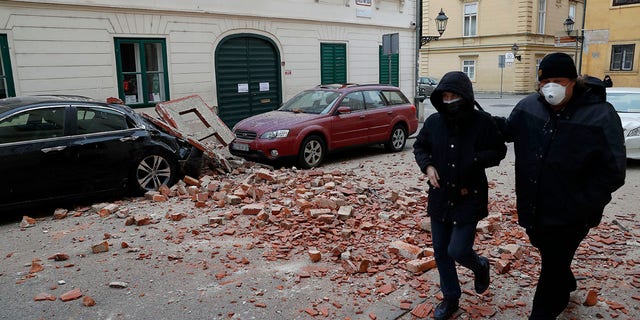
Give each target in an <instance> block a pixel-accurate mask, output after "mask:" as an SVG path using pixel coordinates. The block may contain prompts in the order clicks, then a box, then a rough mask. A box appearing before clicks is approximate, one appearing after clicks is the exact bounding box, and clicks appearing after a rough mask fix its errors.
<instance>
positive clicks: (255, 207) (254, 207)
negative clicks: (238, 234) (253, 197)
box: [240, 203, 264, 216]
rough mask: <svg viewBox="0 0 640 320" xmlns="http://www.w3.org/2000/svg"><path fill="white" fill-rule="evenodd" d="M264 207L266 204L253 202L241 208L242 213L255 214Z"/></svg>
mask: <svg viewBox="0 0 640 320" xmlns="http://www.w3.org/2000/svg"><path fill="white" fill-rule="evenodd" d="M263 209H264V205H262V204H258V203H252V204H248V205H245V206H243V207H242V208H241V209H240V210H241V211H242V214H245V215H253V216H255V215H257V214H258V213H259V212H260V211H262V210H263Z"/></svg>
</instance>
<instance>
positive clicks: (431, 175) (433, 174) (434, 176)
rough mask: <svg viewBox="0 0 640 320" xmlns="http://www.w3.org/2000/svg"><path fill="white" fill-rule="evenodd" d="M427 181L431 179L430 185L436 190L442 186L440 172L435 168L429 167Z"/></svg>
mask: <svg viewBox="0 0 640 320" xmlns="http://www.w3.org/2000/svg"><path fill="white" fill-rule="evenodd" d="M427 179H429V183H430V184H431V185H432V186H433V187H434V188H440V184H439V183H438V180H440V176H439V175H438V170H436V168H435V167H434V166H428V167H427Z"/></svg>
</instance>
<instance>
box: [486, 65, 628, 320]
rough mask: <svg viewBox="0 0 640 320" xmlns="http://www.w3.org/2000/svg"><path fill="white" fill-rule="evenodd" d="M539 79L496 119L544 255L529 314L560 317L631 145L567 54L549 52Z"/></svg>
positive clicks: (521, 207) (525, 218)
mask: <svg viewBox="0 0 640 320" xmlns="http://www.w3.org/2000/svg"><path fill="white" fill-rule="evenodd" d="M538 81H539V82H540V90H539V92H538V93H534V94H532V95H529V96H528V97H526V98H524V99H522V100H521V101H520V102H518V104H517V105H516V106H515V108H514V109H513V111H512V112H511V115H510V116H509V117H508V119H504V118H496V120H497V121H498V123H499V125H500V128H501V131H502V132H503V134H504V136H505V139H506V140H507V141H510V142H513V143H514V151H515V156H516V168H515V171H516V177H515V179H516V196H517V208H518V222H519V224H520V225H521V226H522V227H524V228H525V229H526V231H527V235H528V236H529V240H530V241H531V244H532V245H533V246H534V247H536V248H538V250H539V251H540V257H541V260H542V266H541V271H540V277H539V279H538V285H537V288H536V293H535V295H534V298H533V307H532V310H531V315H530V317H529V319H556V317H557V316H558V315H560V314H561V313H562V311H563V310H564V309H565V308H566V307H567V304H568V302H569V295H570V293H571V292H572V291H575V290H576V289H577V284H576V279H575V277H574V275H573V272H572V271H571V262H572V260H573V256H574V254H575V252H576V249H577V248H578V246H579V245H580V242H582V240H583V239H584V238H585V237H586V235H587V233H588V232H589V229H590V228H593V227H596V226H597V225H598V224H599V223H600V220H601V219H602V213H603V210H604V207H605V206H606V205H607V204H608V203H609V201H610V200H611V193H612V192H614V191H615V190H617V189H618V188H619V187H620V186H622V185H623V184H624V179H625V170H626V152H625V147H624V137H623V130H622V126H621V124H620V118H619V117H618V114H617V113H616V111H615V109H614V108H613V107H612V106H611V104H609V103H608V102H607V101H606V100H605V96H604V95H603V94H602V92H601V90H600V91H599V90H597V88H595V87H592V86H590V85H588V83H585V82H584V81H583V79H579V78H578V75H577V73H576V67H575V65H574V63H573V59H572V58H571V57H570V56H569V55H567V54H564V53H552V54H549V55H547V56H545V57H544V58H543V59H542V61H541V62H540V68H539V70H538Z"/></svg>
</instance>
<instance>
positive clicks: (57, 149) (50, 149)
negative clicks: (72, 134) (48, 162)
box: [40, 146, 67, 153]
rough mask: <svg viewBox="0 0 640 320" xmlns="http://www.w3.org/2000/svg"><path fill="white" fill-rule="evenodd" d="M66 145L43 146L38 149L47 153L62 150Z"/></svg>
mask: <svg viewBox="0 0 640 320" xmlns="http://www.w3.org/2000/svg"><path fill="white" fill-rule="evenodd" d="M66 147H67V146H57V147H51V148H44V149H40V151H42V152H44V153H49V152H51V151H62V150H64V149H65V148H66Z"/></svg>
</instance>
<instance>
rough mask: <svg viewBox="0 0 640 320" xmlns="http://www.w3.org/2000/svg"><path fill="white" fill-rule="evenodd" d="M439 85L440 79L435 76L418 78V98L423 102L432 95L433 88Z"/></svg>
mask: <svg viewBox="0 0 640 320" xmlns="http://www.w3.org/2000/svg"><path fill="white" fill-rule="evenodd" d="M437 86H438V79H436V78H433V77H419V78H418V99H420V102H423V101H424V99H426V98H427V97H429V96H431V93H432V92H433V89H435V88H436V87H437Z"/></svg>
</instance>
